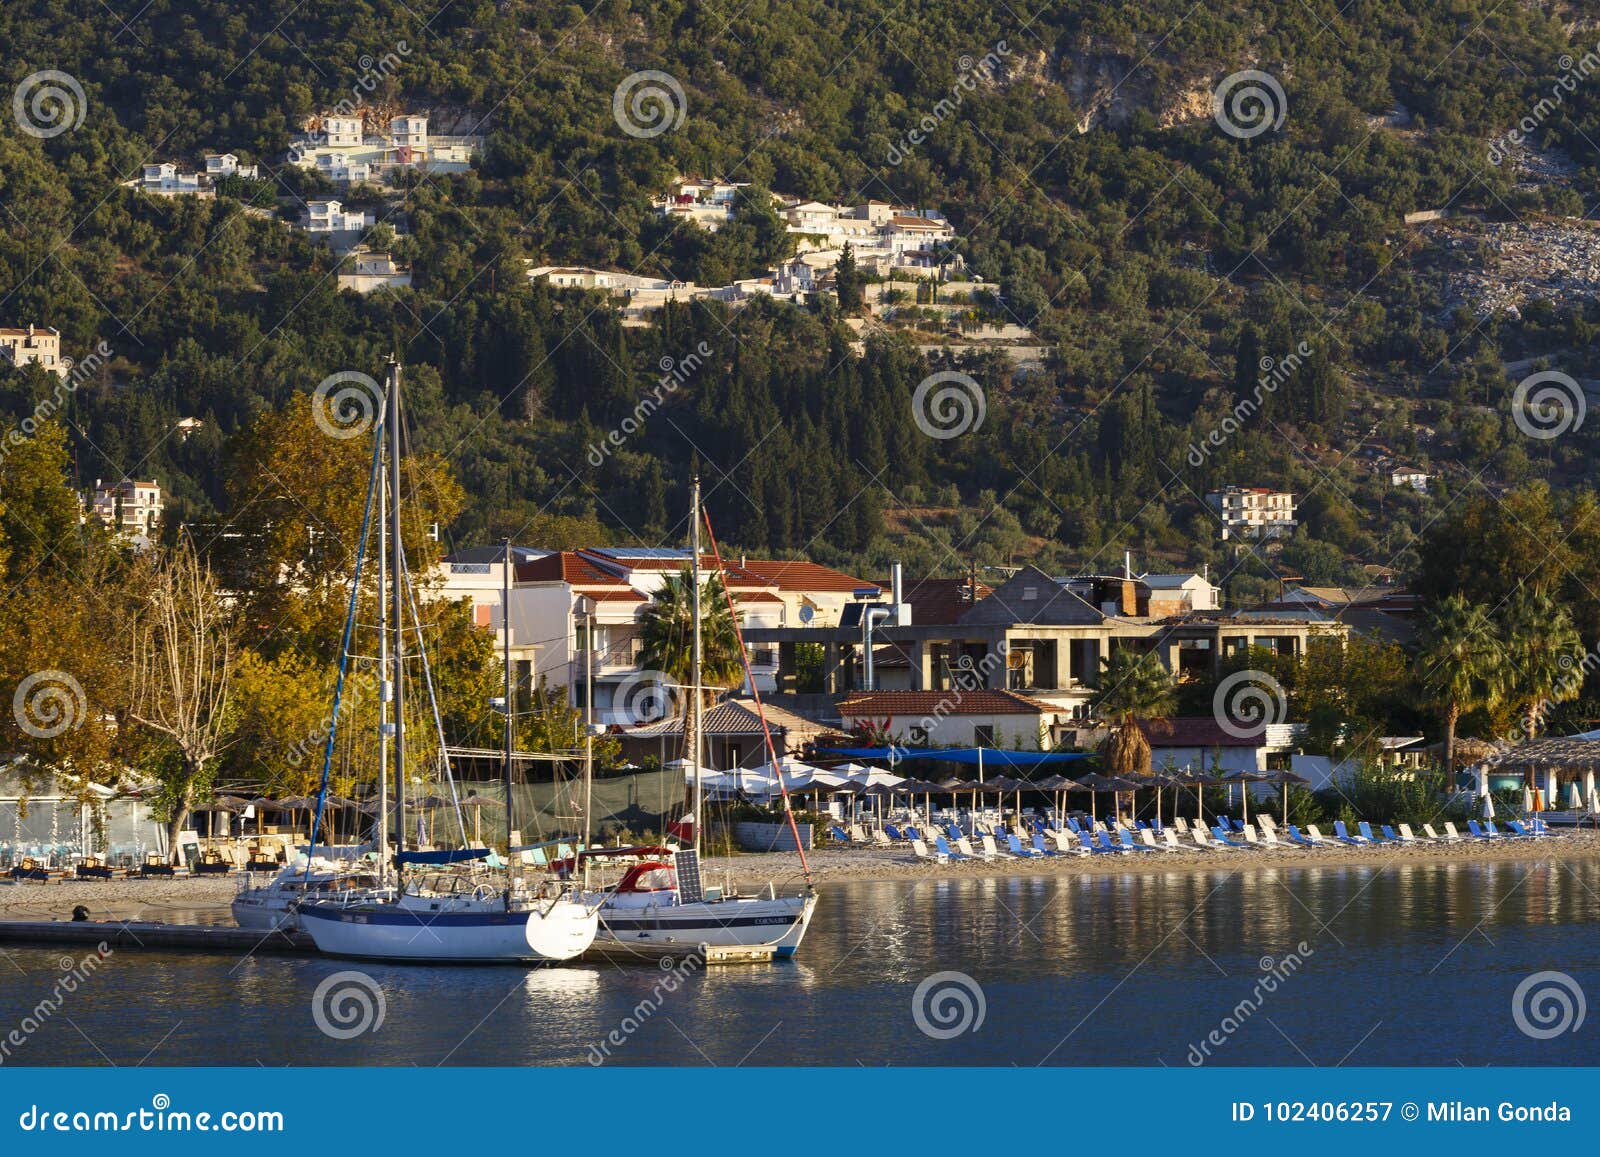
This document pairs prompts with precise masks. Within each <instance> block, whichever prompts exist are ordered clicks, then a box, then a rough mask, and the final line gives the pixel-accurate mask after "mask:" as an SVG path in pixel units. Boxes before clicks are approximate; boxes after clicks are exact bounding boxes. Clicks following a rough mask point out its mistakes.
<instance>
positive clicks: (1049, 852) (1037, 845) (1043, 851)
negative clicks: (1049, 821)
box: [1033, 832, 1066, 856]
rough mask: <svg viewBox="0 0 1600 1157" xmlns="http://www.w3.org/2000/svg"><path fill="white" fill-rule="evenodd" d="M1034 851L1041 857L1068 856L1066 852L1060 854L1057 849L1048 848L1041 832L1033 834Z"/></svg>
mask: <svg viewBox="0 0 1600 1157" xmlns="http://www.w3.org/2000/svg"><path fill="white" fill-rule="evenodd" d="M1033 850H1034V852H1035V853H1037V854H1038V855H1041V856H1064V855H1066V853H1065V852H1058V851H1056V850H1055V849H1053V848H1051V847H1048V846H1047V845H1046V844H1045V842H1044V836H1043V835H1041V834H1040V833H1039V832H1034V833H1033Z"/></svg>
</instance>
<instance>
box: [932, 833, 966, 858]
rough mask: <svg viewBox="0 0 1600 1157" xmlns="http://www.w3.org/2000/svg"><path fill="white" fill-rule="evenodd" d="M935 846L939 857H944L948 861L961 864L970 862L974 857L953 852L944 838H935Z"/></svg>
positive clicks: (964, 853)
mask: <svg viewBox="0 0 1600 1157" xmlns="http://www.w3.org/2000/svg"><path fill="white" fill-rule="evenodd" d="M933 846H934V849H935V850H936V851H937V852H938V853H939V855H940V856H942V857H944V859H946V860H956V861H958V862H959V861H961V860H970V859H972V857H971V856H969V855H967V853H966V852H953V851H951V850H950V845H949V843H948V842H947V841H946V840H945V838H944V837H943V836H934V837H933Z"/></svg>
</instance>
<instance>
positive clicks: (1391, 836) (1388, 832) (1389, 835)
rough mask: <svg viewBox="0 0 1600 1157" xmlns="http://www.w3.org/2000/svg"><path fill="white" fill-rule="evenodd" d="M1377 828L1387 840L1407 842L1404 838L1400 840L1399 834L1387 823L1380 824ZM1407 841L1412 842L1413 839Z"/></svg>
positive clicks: (1399, 842) (1398, 842)
mask: <svg viewBox="0 0 1600 1157" xmlns="http://www.w3.org/2000/svg"><path fill="white" fill-rule="evenodd" d="M1378 830H1379V831H1381V832H1382V833H1383V838H1384V839H1386V840H1389V841H1391V842H1393V843H1396V844H1404V843H1407V842H1408V841H1406V840H1402V839H1401V838H1400V836H1399V835H1398V834H1397V833H1396V832H1395V830H1394V828H1392V827H1390V826H1389V825H1388V824H1380V825H1379V826H1378ZM1409 842H1414V841H1409Z"/></svg>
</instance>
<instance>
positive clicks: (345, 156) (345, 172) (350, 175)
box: [315, 153, 372, 185]
mask: <svg viewBox="0 0 1600 1157" xmlns="http://www.w3.org/2000/svg"><path fill="white" fill-rule="evenodd" d="M315 164H316V168H317V172H319V173H321V174H322V175H323V176H324V177H327V178H328V180H330V181H337V182H340V183H341V184H347V185H348V184H352V183H355V182H358V181H370V180H372V166H371V164H369V163H368V162H366V161H353V160H351V159H350V154H349V153H318V154H317V155H316V158H315Z"/></svg>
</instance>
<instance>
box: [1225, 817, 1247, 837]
mask: <svg viewBox="0 0 1600 1157" xmlns="http://www.w3.org/2000/svg"><path fill="white" fill-rule="evenodd" d="M1228 826H1229V827H1230V828H1232V829H1233V834H1234V835H1243V834H1244V824H1242V823H1241V822H1239V821H1238V820H1234V819H1230V820H1229V821H1228Z"/></svg>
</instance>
